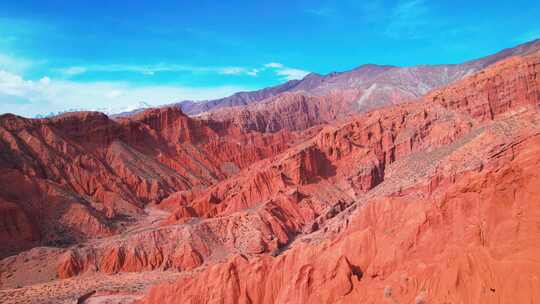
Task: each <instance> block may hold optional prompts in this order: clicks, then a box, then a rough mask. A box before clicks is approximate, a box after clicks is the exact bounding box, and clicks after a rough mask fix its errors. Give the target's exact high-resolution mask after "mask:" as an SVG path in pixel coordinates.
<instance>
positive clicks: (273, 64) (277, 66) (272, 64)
mask: <svg viewBox="0 0 540 304" xmlns="http://www.w3.org/2000/svg"><path fill="white" fill-rule="evenodd" d="M264 67H266V68H271V69H281V68H283V64H282V63H279V62H270V63H267V64H265V65H264Z"/></svg>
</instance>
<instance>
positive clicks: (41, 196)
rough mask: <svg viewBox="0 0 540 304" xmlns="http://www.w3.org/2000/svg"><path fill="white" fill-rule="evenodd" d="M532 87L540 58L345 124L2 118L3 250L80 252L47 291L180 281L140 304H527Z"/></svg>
mask: <svg viewBox="0 0 540 304" xmlns="http://www.w3.org/2000/svg"><path fill="white" fill-rule="evenodd" d="M539 72H540V53H535V54H532V55H528V56H525V57H516V58H510V59H509V60H507V61H504V62H501V63H498V64H494V65H492V66H491V67H490V68H488V69H486V70H483V71H482V72H480V73H478V74H476V75H473V76H471V77H468V78H466V79H465V80H463V81H460V82H457V83H455V84H453V85H451V86H449V87H446V88H443V89H440V90H437V91H435V92H432V93H430V94H428V95H427V96H426V97H424V98H422V99H420V100H418V101H416V102H414V103H407V104H401V105H398V106H392V107H387V108H384V109H379V110H376V111H372V112H369V113H366V114H363V115H358V116H355V117H352V118H347V119H345V116H342V113H340V111H339V108H338V107H348V106H353V105H354V102H355V98H357V97H358V96H359V95H356V94H357V93H358V91H341V92H337V91H336V92H332V93H331V94H330V95H328V96H331V98H330V99H325V98H328V96H326V97H313V96H305V95H303V94H298V93H294V94H293V93H288V94H285V95H283V96H286V97H285V98H284V99H279V98H282V97H275V98H272V99H271V100H268V101H263V102H262V103H260V104H257V105H251V106H247V107H246V108H244V109H241V110H239V111H236V110H235V111H233V112H230V113H229V114H227V113H225V112H223V113H221V112H220V113H218V112H216V113H214V114H212V115H214V116H206V117H199V118H196V119H193V118H188V117H186V116H185V115H183V114H182V113H181V112H180V111H179V110H178V109H176V108H164V109H154V110H149V111H145V112H142V113H139V114H137V115H135V116H133V117H131V118H119V119H116V120H111V119H109V118H108V117H106V116H104V115H103V114H99V113H77V114H70V115H64V116H60V117H56V118H52V119H46V120H28V119H23V118H20V117H16V116H12V115H7V116H3V117H2V118H1V119H0V135H1V136H0V139H1V140H0V151H1V152H2V153H1V154H0V155H1V157H0V170H1V171H2V173H3V174H2V175H0V184H2V185H3V186H4V187H3V188H2V189H0V225H3V226H0V228H1V229H0V238H2V240H5V241H6V242H8V243H13V244H16V245H17V246H20V247H21V248H24V247H29V246H35V245H36V244H38V243H44V242H45V243H48V244H53V245H66V244H68V243H72V242H78V243H79V244H77V245H73V246H70V247H68V248H56V249H54V250H53V249H48V250H49V251H48V252H50V254H49V255H48V256H46V257H42V259H43V260H42V261H41V262H42V263H46V264H47V265H50V266H49V267H51V268H54V272H55V274H56V275H57V276H58V277H60V278H69V277H72V276H76V275H79V274H82V273H85V272H101V273H107V274H111V273H118V272H140V271H150V270H154V271H156V270H160V271H161V270H175V271H181V272H183V273H184V275H182V276H181V277H180V280H179V281H178V282H176V283H174V284H167V285H160V286H157V287H155V288H153V289H152V290H151V291H150V293H149V294H148V296H147V297H146V298H145V299H144V300H143V301H142V302H143V303H148V304H149V303H178V302H182V303H208V302H211V301H219V302H222V303H250V302H251V303H304V302H317V303H357V302H368V303H378V302H384V301H388V302H398V303H402V302H403V303H408V302H416V303H422V302H435V303H445V302H451V303H455V302H458V303H459V302H463V303H478V302H486V303H501V302H509V301H512V300H514V299H516V300H517V301H518V302H531V301H533V299H535V298H536V297H537V296H538V294H537V290H536V289H535V286H536V283H537V282H536V280H537V277H540V268H539V266H538V265H539V263H538V261H537V260H536V253H537V252H538V251H539V250H540V248H538V246H539V245H538V244H540V242H539V241H540V240H538V236H539V235H540V234H539V233H538V232H539V231H538V229H537V228H538V222H540V213H539V212H537V209H538V208H537V207H538V206H536V202H537V201H538V200H537V198H538V196H539V194H540V193H538V190H537V189H538V186H540V185H539V184H540V177H539V176H537V174H536V172H537V171H538V169H539V168H538V166H540V156H539V155H540V154H538V152H540V112H539V111H538V109H539V108H538V107H539V105H540V93H539V92H540V77H538V74H539ZM332 94H333V95H332ZM351 102H352V103H351ZM259 105H260V106H259ZM299 113H300V114H301V115H298V116H297V115H296V114H299ZM219 115H223V116H221V117H220V116H219ZM227 115H230V116H227ZM341 118H343V120H339V119H341ZM335 119H338V121H337V122H333V123H332V124H329V125H326V126H322V127H315V128H309V127H310V126H312V125H314V124H319V123H321V122H324V121H327V120H328V121H331V120H335ZM288 129H289V130H304V131H302V132H296V133H291V132H289V131H287V130H288ZM259 131H264V132H270V133H269V134H266V133H261V132H259ZM145 208H146V209H145ZM143 213H147V214H143ZM126 218H128V219H135V220H136V221H135V223H132V224H129V225H127V227H124V226H122V224H126V222H127V221H126V220H125V219H126ZM81 223H82V225H81ZM47 233H48V234H47ZM90 236H92V237H90ZM96 237H98V238H96ZM88 239H89V240H88ZM81 240H88V241H87V242H80V241H81ZM64 247H65V246H64ZM27 256H30V255H27V254H26V252H24V253H21V254H20V255H17V256H14V257H10V258H7V259H3V260H2V261H0V270H2V271H0V280H6V277H4V276H3V273H7V272H9V273H10V275H11V274H12V273H14V272H15V273H16V275H20V272H21V267H18V266H20V264H18V263H20V260H21V259H24V258H25V257H27ZM15 268H16V269H15ZM14 269H15V270H17V269H18V272H17V271H14ZM6 270H7V271H6ZM506 278H508V280H507V279H506ZM517 287H520V288H521V290H520V291H519V292H516V289H517Z"/></svg>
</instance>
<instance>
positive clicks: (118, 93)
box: [105, 90, 124, 99]
mask: <svg viewBox="0 0 540 304" xmlns="http://www.w3.org/2000/svg"><path fill="white" fill-rule="evenodd" d="M123 94H124V92H122V91H120V90H112V91H110V92H107V93H105V97H107V98H109V99H115V98H116V97H120V96H122V95H123Z"/></svg>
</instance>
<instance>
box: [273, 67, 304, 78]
mask: <svg viewBox="0 0 540 304" xmlns="http://www.w3.org/2000/svg"><path fill="white" fill-rule="evenodd" d="M276 74H278V75H280V76H283V78H284V79H285V80H295V79H302V78H304V77H306V75H308V74H309V72H308V71H304V70H299V69H291V68H285V69H280V70H277V71H276Z"/></svg>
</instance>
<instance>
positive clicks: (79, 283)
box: [0, 271, 182, 304]
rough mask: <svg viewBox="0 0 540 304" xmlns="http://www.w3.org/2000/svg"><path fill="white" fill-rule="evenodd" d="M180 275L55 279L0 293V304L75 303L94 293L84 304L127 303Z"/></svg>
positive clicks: (159, 272)
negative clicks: (154, 286) (153, 286)
mask: <svg viewBox="0 0 540 304" xmlns="http://www.w3.org/2000/svg"><path fill="white" fill-rule="evenodd" d="M181 275H182V274H181V273H179V272H175V271H151V272H139V273H119V274H115V275H106V274H100V273H92V274H87V275H82V276H78V277H74V278H70V279H66V280H55V281H51V282H47V283H42V284H34V285H29V286H25V287H21V288H11V289H2V290H0V303H2V304H12V303H13V304H15V303H17V304H20V303H21V304H22V303H42V304H45V303H51V304H52V303H77V300H78V299H79V298H80V297H82V296H84V295H86V294H89V293H92V292H95V293H94V294H93V295H92V296H91V297H89V298H88V299H86V300H85V301H84V302H82V303H85V304H88V303H91V304H98V303H99V304H105V303H110V304H113V303H114V304H120V303H122V304H126V303H132V302H133V301H134V300H136V299H138V298H139V297H140V296H142V294H143V293H144V291H146V289H147V288H148V287H150V286H151V285H154V284H157V283H162V282H173V281H175V280H176V279H177V278H178V277H179V276H181Z"/></svg>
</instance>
